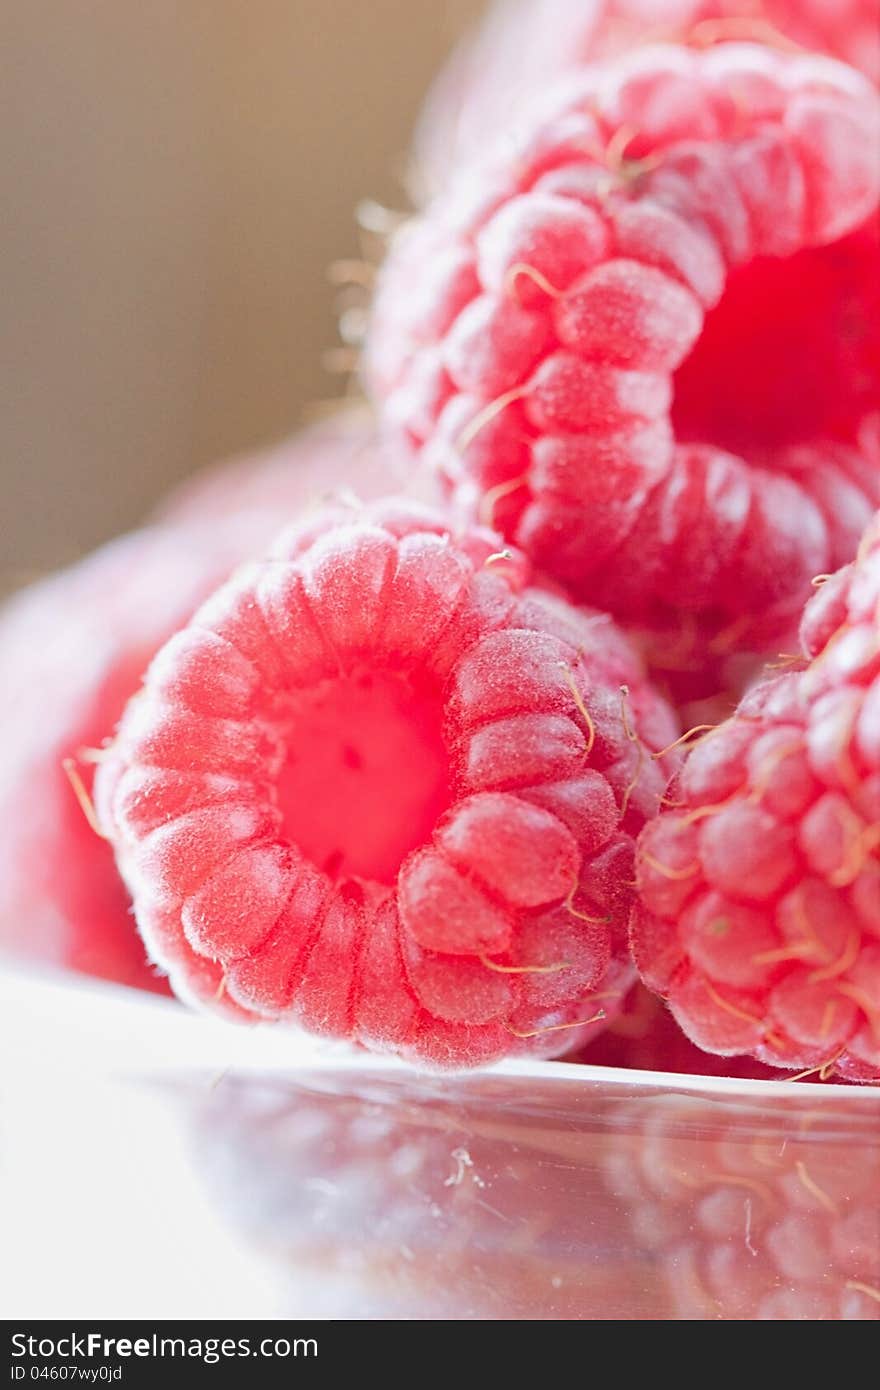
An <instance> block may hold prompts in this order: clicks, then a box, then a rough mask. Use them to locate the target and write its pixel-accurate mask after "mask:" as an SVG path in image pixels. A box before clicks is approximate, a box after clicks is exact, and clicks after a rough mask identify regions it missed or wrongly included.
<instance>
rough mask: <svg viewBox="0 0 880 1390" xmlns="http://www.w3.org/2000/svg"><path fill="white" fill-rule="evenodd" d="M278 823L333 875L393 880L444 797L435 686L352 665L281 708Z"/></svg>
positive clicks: (445, 767) (445, 765) (445, 769)
mask: <svg viewBox="0 0 880 1390" xmlns="http://www.w3.org/2000/svg"><path fill="white" fill-rule="evenodd" d="M281 724H282V733H283V737H284V740H285V744H286V750H287V753H286V758H285V761H284V765H283V767H282V769H281V772H280V774H279V777H278V781H277V795H278V804H279V807H280V809H281V813H282V815H283V818H284V831H285V834H286V835H287V837H288V839H289V840H290V841H291V842H292V843H294V844H296V845H297V846H298V847H299V848H300V849H301V850H302V851H303V853H304V854H305V855H307V856H308V858H309V859H311V860H312V862H313V863H314V864H316V865H317V866H318V867H319V868H321V869H324V870H325V871H326V872H327V873H329V874H330V875H331V876H332V877H333V878H345V877H357V878H363V879H371V880H373V881H375V882H378V883H383V884H393V883H394V881H395V878H396V876H397V872H398V870H399V868H400V865H401V863H402V861H403V859H404V858H405V857H406V855H407V854H408V853H409V852H410V850H413V849H415V848H416V847H417V846H418V845H420V844H423V843H424V842H425V840H427V839H429V838H430V834H431V830H432V828H433V826H434V823H435V822H436V820H437V819H438V817H439V816H440V815H441V814H442V813H443V811H444V810H445V809H446V808H447V806H448V805H449V802H450V789H449V762H448V757H447V754H446V749H445V746H444V743H443V739H442V735H441V730H442V706H441V701H440V695H439V691H437V690H435V689H433V688H432V687H431V686H430V685H428V684H427V683H425V682H424V681H421V680H418V679H416V678H414V677H412V676H410V675H408V674H403V673H396V672H380V673H377V672H375V671H368V670H362V671H356V672H353V673H352V674H350V675H346V676H341V677H338V678H334V679H332V680H327V681H323V682H321V684H320V685H318V686H315V687H314V688H312V689H310V690H307V691H303V692H298V693H297V694H296V695H295V696H293V697H292V698H291V699H290V701H289V702H288V703H287V704H286V705H285V707H284V710H283V711H282V714H281Z"/></svg>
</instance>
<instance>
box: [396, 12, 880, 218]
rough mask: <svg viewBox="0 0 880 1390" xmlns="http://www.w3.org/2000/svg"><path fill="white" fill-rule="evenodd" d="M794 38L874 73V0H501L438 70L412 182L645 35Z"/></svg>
mask: <svg viewBox="0 0 880 1390" xmlns="http://www.w3.org/2000/svg"><path fill="white" fill-rule="evenodd" d="M747 39H749V40H754V41H756V42H760V43H766V44H767V45H769V46H776V47H786V46H787V47H790V48H793V47H794V46H795V45H801V46H802V47H803V48H805V49H814V50H816V51H817V52H820V53H827V54H830V55H831V56H832V57H835V58H840V59H842V60H843V61H844V62H847V63H849V64H851V66H852V67H855V68H859V69H861V71H862V72H864V73H865V74H866V76H868V77H869V78H871V80H872V81H873V82H880V0H500V3H496V4H495V5H493V7H492V8H491V9H490V11H489V14H488V16H487V17H486V19H485V20H484V21H483V23H482V25H481V26H480V27H479V28H478V30H477V32H476V33H475V34H469V35H467V37H466V38H465V40H464V42H463V43H462V44H461V45H460V46H459V48H458V49H457V50H456V52H455V53H454V54H453V57H452V59H451V61H450V62H449V63H448V64H447V66H446V67H445V69H443V71H441V73H440V76H439V78H438V79H437V81H436V82H435V84H434V86H433V88H432V90H431V92H430V94H429V96H428V100H427V102H426V105H425V110H424V112H423V115H422V119H421V121H420V123H419V127H418V130H417V133H416V141H415V150H414V159H413V163H414V169H413V183H414V185H415V191H416V193H417V194H418V195H419V196H424V194H425V193H426V192H428V193H431V192H436V191H437V190H439V189H440V188H442V187H443V186H444V185H445V184H446V183H447V182H448V181H449V179H450V177H451V176H454V173H455V170H456V169H458V168H459V166H460V165H461V163H462V160H470V159H472V158H473V157H474V155H478V154H479V152H480V151H481V150H482V149H483V147H484V146H485V142H486V133H487V131H492V130H505V129H507V128H508V127H509V126H510V124H511V122H515V121H516V120H517V119H518V116H519V111H520V108H521V105H522V102H523V99H524V98H528V96H529V94H530V93H532V92H534V91H538V90H541V89H542V88H543V89H546V88H547V87H548V86H550V85H551V84H552V83H554V82H558V81H559V80H560V79H564V78H565V77H566V76H568V75H569V74H570V73H571V72H572V71H577V70H578V69H579V68H581V67H583V66H584V65H585V64H586V63H589V62H595V61H596V60H597V59H598V60H607V59H609V58H612V57H614V56H616V55H618V54H621V53H623V52H625V51H627V50H628V49H632V48H635V47H638V46H639V45H643V44H645V43H657V42H674V43H689V44H693V45H694V46H696V47H704V46H708V45H711V44H713V43H717V42H720V41H724V40H728V41H729V40H739V41H742V40H747Z"/></svg>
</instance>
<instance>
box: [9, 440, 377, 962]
mask: <svg viewBox="0 0 880 1390" xmlns="http://www.w3.org/2000/svg"><path fill="white" fill-rule="evenodd" d="M380 474H381V482H380ZM394 477H395V469H394V467H393V461H392V460H391V458H390V456H389V454H388V451H387V450H382V451H380V450H378V449H376V448H375V447H374V445H373V442H372V439H371V437H370V435H369V434H368V433H367V432H366V430H365V427H364V426H363V425H362V424H360V423H355V422H352V423H348V422H347V421H344V420H339V421H334V422H332V423H328V424H326V425H323V426H321V427H320V428H316V429H314V430H310V431H307V432H305V433H304V434H303V435H301V436H300V437H299V438H298V439H297V440H295V441H291V442H289V443H287V444H285V445H283V446H281V447H279V448H278V449H277V450H276V451H274V452H273V453H271V454H270V455H257V456H254V457H252V458H250V459H248V460H246V461H241V462H239V463H238V464H236V465H235V466H234V468H232V469H230V468H228V467H224V468H221V469H217V470H211V471H210V472H209V473H206V474H205V475H204V477H203V478H200V479H199V480H198V481H197V482H193V483H191V484H190V485H189V486H188V488H187V490H186V493H185V494H183V493H182V494H181V495H180V497H179V498H176V499H174V500H173V503H169V504H168V507H167V509H166V510H167V522H168V523H170V522H172V521H173V522H174V525H171V524H166V525H164V526H162V527H159V526H154V527H150V528H148V529H145V530H143V531H141V532H138V533H135V534H133V535H130V536H128V537H125V538H124V539H121V540H117V541H114V542H112V543H111V544H110V545H108V546H105V547H104V548H103V549H101V550H99V551H97V552H96V553H95V554H94V555H92V556H90V557H89V558H88V559H85V560H83V561H82V562H81V563H79V564H77V565H75V566H73V567H72V568H70V569H68V570H65V571H64V572H62V573H59V574H57V575H55V576H52V577H51V578H48V579H46V580H43V581H42V582H40V583H38V584H36V585H33V586H31V587H30V588H29V589H27V590H24V591H23V592H22V593H20V594H19V595H17V596H16V597H14V598H13V599H12V600H11V601H10V602H9V603H8V604H7V605H6V607H5V609H4V611H3V613H2V616H0V718H2V724H3V729H4V745H3V757H2V760H0V811H2V816H3V823H4V827H5V829H4V834H3V837H2V843H0V947H2V949H4V950H7V951H10V952H13V953H16V954H19V955H26V956H30V957H36V958H40V959H43V960H45V961H47V962H52V963H55V964H63V965H66V966H68V967H70V968H71V969H74V970H79V971H83V972H85V973H87V974H92V975H98V976H102V977H105V978H108V979H111V980H116V981H119V982H121V983H124V984H129V985H138V986H141V987H145V988H152V989H164V988H165V984H164V982H163V981H160V980H159V979H158V977H157V976H156V974H155V972H154V971H153V970H152V969H151V968H150V966H149V964H148V962H147V961H146V958H145V954H144V950H143V946H142V944H141V941H140V938H139V937H138V935H137V932H136V931H135V929H134V924H133V922H132V918H131V909H130V903H129V897H128V894H127V892H126V890H125V887H124V885H123V884H122V882H121V880H120V878H119V874H118V872H117V870H116V867H115V864H114V860H113V854H112V851H111V850H110V847H109V846H108V845H107V844H106V843H105V842H104V841H103V840H101V839H100V838H99V837H98V836H97V835H96V834H95V833H94V831H93V830H92V829H91V828H90V826H89V825H88V823H87V821H86V818H85V816H84V814H83V811H82V808H81V806H80V805H79V804H78V802H77V799H76V797H75V795H74V792H73V789H72V787H71V784H70V782H69V780H68V778H67V776H66V775H65V772H64V763H65V761H66V760H68V759H70V760H73V762H74V764H75V765H76V767H78V775H79V777H80V778H81V779H82V782H83V783H84V785H85V787H86V788H87V787H88V786H89V785H90V784H91V780H92V773H93V770H94V768H93V764H92V763H91V762H90V761H89V758H90V757H92V756H93V754H94V753H95V751H96V750H100V748H101V745H102V744H103V742H104V740H105V739H107V738H108V737H109V736H110V735H111V734H112V733H113V730H114V728H115V726H116V723H117V721H118V719H119V717H120V715H121V713H122V710H123V709H124V707H125V704H126V702H127V701H128V699H129V698H130V697H131V695H132V694H133V693H134V692H135V690H136V689H137V687H138V685H139V683H140V680H141V677H142V675H143V673H144V670H145V669H146V666H147V664H148V663H149V661H150V660H151V658H152V657H153V656H154V654H155V652H156V651H157V649H158V647H159V646H160V645H161V644H162V643H163V642H165V641H166V640H167V639H168V637H170V636H171V634H172V633H173V632H174V631H176V629H177V628H178V627H180V626H181V625H182V624H183V623H185V622H186V621H187V620H188V619H189V618H190V617H191V615H192V614H193V612H194V611H195V609H196V608H197V607H198V605H199V604H200V603H201V602H202V600H203V599H205V598H206V597H207V595H208V594H209V593H211V591H212V590H213V589H215V588H216V586H217V585H218V584H219V583H221V582H222V581H223V580H224V579H225V578H226V576H227V575H228V574H229V572H230V570H231V569H232V567H233V566H234V565H235V564H237V563H238V562H239V561H241V560H242V559H244V558H245V557H246V556H248V555H249V554H250V553H252V552H254V551H256V552H259V551H261V550H262V549H264V548H265V546H266V543H267V541H268V540H269V539H270V538H272V537H274V535H275V533H276V532H277V530H278V526H279V524H280V521H281V520H282V519H283V517H284V515H285V513H287V514H290V515H293V514H294V513H295V512H296V510H297V509H298V508H299V507H301V506H302V505H303V504H304V503H306V502H307V501H309V500H310V499H317V498H320V496H321V495H322V493H325V492H327V491H328V490H329V489H332V488H333V487H338V486H341V485H342V484H345V485H346V486H348V487H355V486H356V487H358V488H360V489H361V490H362V492H363V491H365V492H366V493H369V492H371V491H372V493H373V494H377V493H378V492H380V491H382V490H385V489H387V488H388V487H390V486H393V483H394ZM83 750H86V753H85V759H86V760H85V761H82V760H81V754H82V752H83ZM75 775H76V774H75Z"/></svg>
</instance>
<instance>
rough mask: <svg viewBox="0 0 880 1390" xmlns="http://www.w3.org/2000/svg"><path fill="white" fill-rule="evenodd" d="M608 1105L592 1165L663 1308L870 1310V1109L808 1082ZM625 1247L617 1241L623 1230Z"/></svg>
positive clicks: (878, 1263)
mask: <svg viewBox="0 0 880 1390" xmlns="http://www.w3.org/2000/svg"><path fill="white" fill-rule="evenodd" d="M764 1089H765V1091H766V1093H767V1097H768V1098H767V1099H766V1100H764V1101H763V1103H762V1101H761V1099H760V1098H759V1096H758V1092H757V1088H755V1089H753V1090H752V1092H751V1093H748V1094H746V1093H744V1094H743V1095H742V1097H737V1096H735V1095H734V1094H732V1093H731V1094H727V1095H726V1096H725V1099H724V1101H723V1102H721V1101H719V1099H718V1098H713V1099H712V1100H707V1099H706V1098H705V1097H701V1096H699V1095H690V1096H686V1095H679V1096H669V1095H664V1096H660V1097H657V1098H654V1099H651V1098H647V1099H643V1100H641V1101H640V1102H639V1103H638V1104H635V1103H633V1102H628V1103H626V1104H624V1105H622V1106H619V1107H618V1110H617V1113H616V1115H615V1116H614V1118H611V1117H610V1116H609V1117H608V1118H606V1121H605V1124H606V1128H607V1130H608V1132H609V1133H610V1134H611V1135H612V1136H613V1137H612V1138H610V1139H609V1140H608V1142H607V1145H606V1153H605V1156H604V1160H603V1165H602V1166H603V1171H604V1177H605V1183H606V1187H607V1190H608V1193H609V1196H610V1197H611V1198H612V1200H614V1199H616V1201H617V1202H618V1203H619V1205H620V1206H621V1207H622V1208H623V1209H624V1210H625V1212H626V1214H627V1218H628V1221H629V1224H630V1227H631V1231H632V1237H631V1238H632V1240H633V1241H634V1242H635V1244H636V1246H637V1247H638V1249H639V1250H640V1251H641V1254H642V1266H643V1271H644V1273H643V1278H644V1279H645V1280H646V1281H649V1280H650V1279H651V1278H652V1277H653V1278H656V1277H657V1275H658V1274H659V1276H660V1278H661V1279H662V1281H663V1283H664V1284H665V1285H666V1288H667V1290H668V1293H669V1297H670V1300H671V1307H670V1309H669V1311H668V1312H667V1314H666V1316H667V1317H673V1318H678V1319H691V1320H695V1321H703V1320H715V1319H719V1318H720V1319H722V1320H725V1321H754V1320H756V1319H760V1320H764V1321H772V1322H776V1321H793V1320H807V1321H817V1320H819V1321H856V1322H874V1321H876V1320H877V1319H880V1245H878V1239H877V1209H878V1200H880V1145H878V1141H877V1135H878V1129H877V1111H876V1106H874V1107H871V1108H868V1109H865V1107H864V1106H855V1105H853V1104H852V1102H850V1101H846V1100H844V1099H840V1098H835V1099H832V1098H831V1097H829V1096H828V1095H827V1094H825V1095H822V1094H821V1092H820V1093H819V1094H818V1095H816V1094H815V1088H814V1087H812V1086H810V1087H808V1090H809V1091H810V1092H813V1094H812V1095H802V1096H795V1095H792V1094H790V1090H791V1088H786V1090H787V1091H788V1092H789V1094H787V1095H786V1096H785V1097H784V1098H782V1097H781V1096H779V1095H778V1088H777V1090H776V1098H774V1092H773V1091H770V1090H769V1088H764ZM623 1244H624V1246H625V1245H626V1238H625V1237H623Z"/></svg>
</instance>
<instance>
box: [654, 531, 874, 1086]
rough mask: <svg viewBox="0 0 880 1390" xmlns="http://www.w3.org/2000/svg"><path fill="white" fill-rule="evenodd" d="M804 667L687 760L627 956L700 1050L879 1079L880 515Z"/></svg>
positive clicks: (822, 600) (817, 619) (832, 598)
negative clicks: (666, 999) (666, 1002)
mask: <svg viewBox="0 0 880 1390" xmlns="http://www.w3.org/2000/svg"><path fill="white" fill-rule="evenodd" d="M804 636H805V643H806V647H807V651H808V653H810V655H811V656H812V661H811V663H810V665H809V666H807V668H806V669H805V670H803V671H796V672H793V673H791V674H789V675H785V676H781V677H779V678H777V679H776V680H774V681H769V682H767V683H766V684H764V685H762V686H759V687H757V688H756V689H755V690H753V691H752V692H751V693H750V694H749V695H747V696H746V698H745V699H744V701H743V702H742V704H741V706H740V709H739V711H738V713H737V714H736V715H735V716H734V718H733V719H731V720H729V721H728V722H727V723H726V724H722V725H720V726H719V727H718V728H717V729H716V730H714V731H713V732H712V733H711V734H709V736H708V737H707V738H706V739H705V740H704V741H703V742H702V743H701V744H699V745H698V746H697V747H695V749H694V751H693V752H692V753H691V754H690V756H689V758H688V759H687V761H686V763H685V766H684V769H683V771H682V773H681V776H680V778H679V780H678V782H677V785H675V786H674V787H673V790H672V792H671V799H672V800H673V803H674V806H675V809H674V810H670V811H668V812H666V813H664V814H662V815H661V816H659V817H658V819H657V820H655V821H654V822H653V824H651V825H649V826H647V827H646V829H645V830H644V832H643V833H642V836H641V837H640V841H639V855H638V878H639V890H640V903H639V905H638V907H637V908H636V909H635V910H634V913H633V919H632V924H631V939H632V947H633V952H634V955H635V959H636V962H637V964H638V966H639V969H640V971H641V974H642V977H643V979H644V980H645V983H646V984H648V985H649V987H651V988H652V989H655V990H656V991H657V992H658V993H660V994H662V995H663V996H664V997H666V998H668V1000H669V1003H670V1006H671V1008H672V1012H673V1013H674V1015H675V1017H676V1018H677V1019H678V1022H679V1023H680V1024H681V1026H682V1028H683V1029H684V1031H685V1032H686V1033H687V1035H688V1036H689V1037H690V1038H691V1039H692V1040H693V1041H694V1042H695V1043H696V1044H697V1045H698V1046H699V1047H702V1048H704V1049H705V1050H706V1051H709V1052H717V1053H720V1054H723V1055H733V1054H736V1053H750V1054H751V1055H753V1056H755V1057H758V1058H759V1059H760V1060H762V1061H764V1062H766V1063H768V1064H769V1065H772V1066H779V1067H797V1068H802V1067H803V1068H821V1069H822V1071H823V1073H824V1074H829V1073H831V1072H835V1073H837V1074H838V1075H840V1076H843V1077H845V1078H848V1079H850V1080H854V1081H876V1080H880V906H878V905H880V516H878V519H877V520H876V521H875V523H874V524H873V526H872V527H871V529H870V530H869V531H868V532H867V533H866V535H865V538H864V541H863V543H862V547H861V551H860V557H859V559H858V561H857V562H856V564H855V565H853V566H850V567H849V569H848V570H846V571H844V572H843V574H842V575H841V576H840V577H835V578H834V579H832V580H831V581H829V583H828V594H827V596H826V594H825V593H823V592H821V591H820V593H819V595H818V596H817V597H816V599H814V600H813V604H812V605H811V606H810V607H808V609H807V612H806V615H805V618H804Z"/></svg>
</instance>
